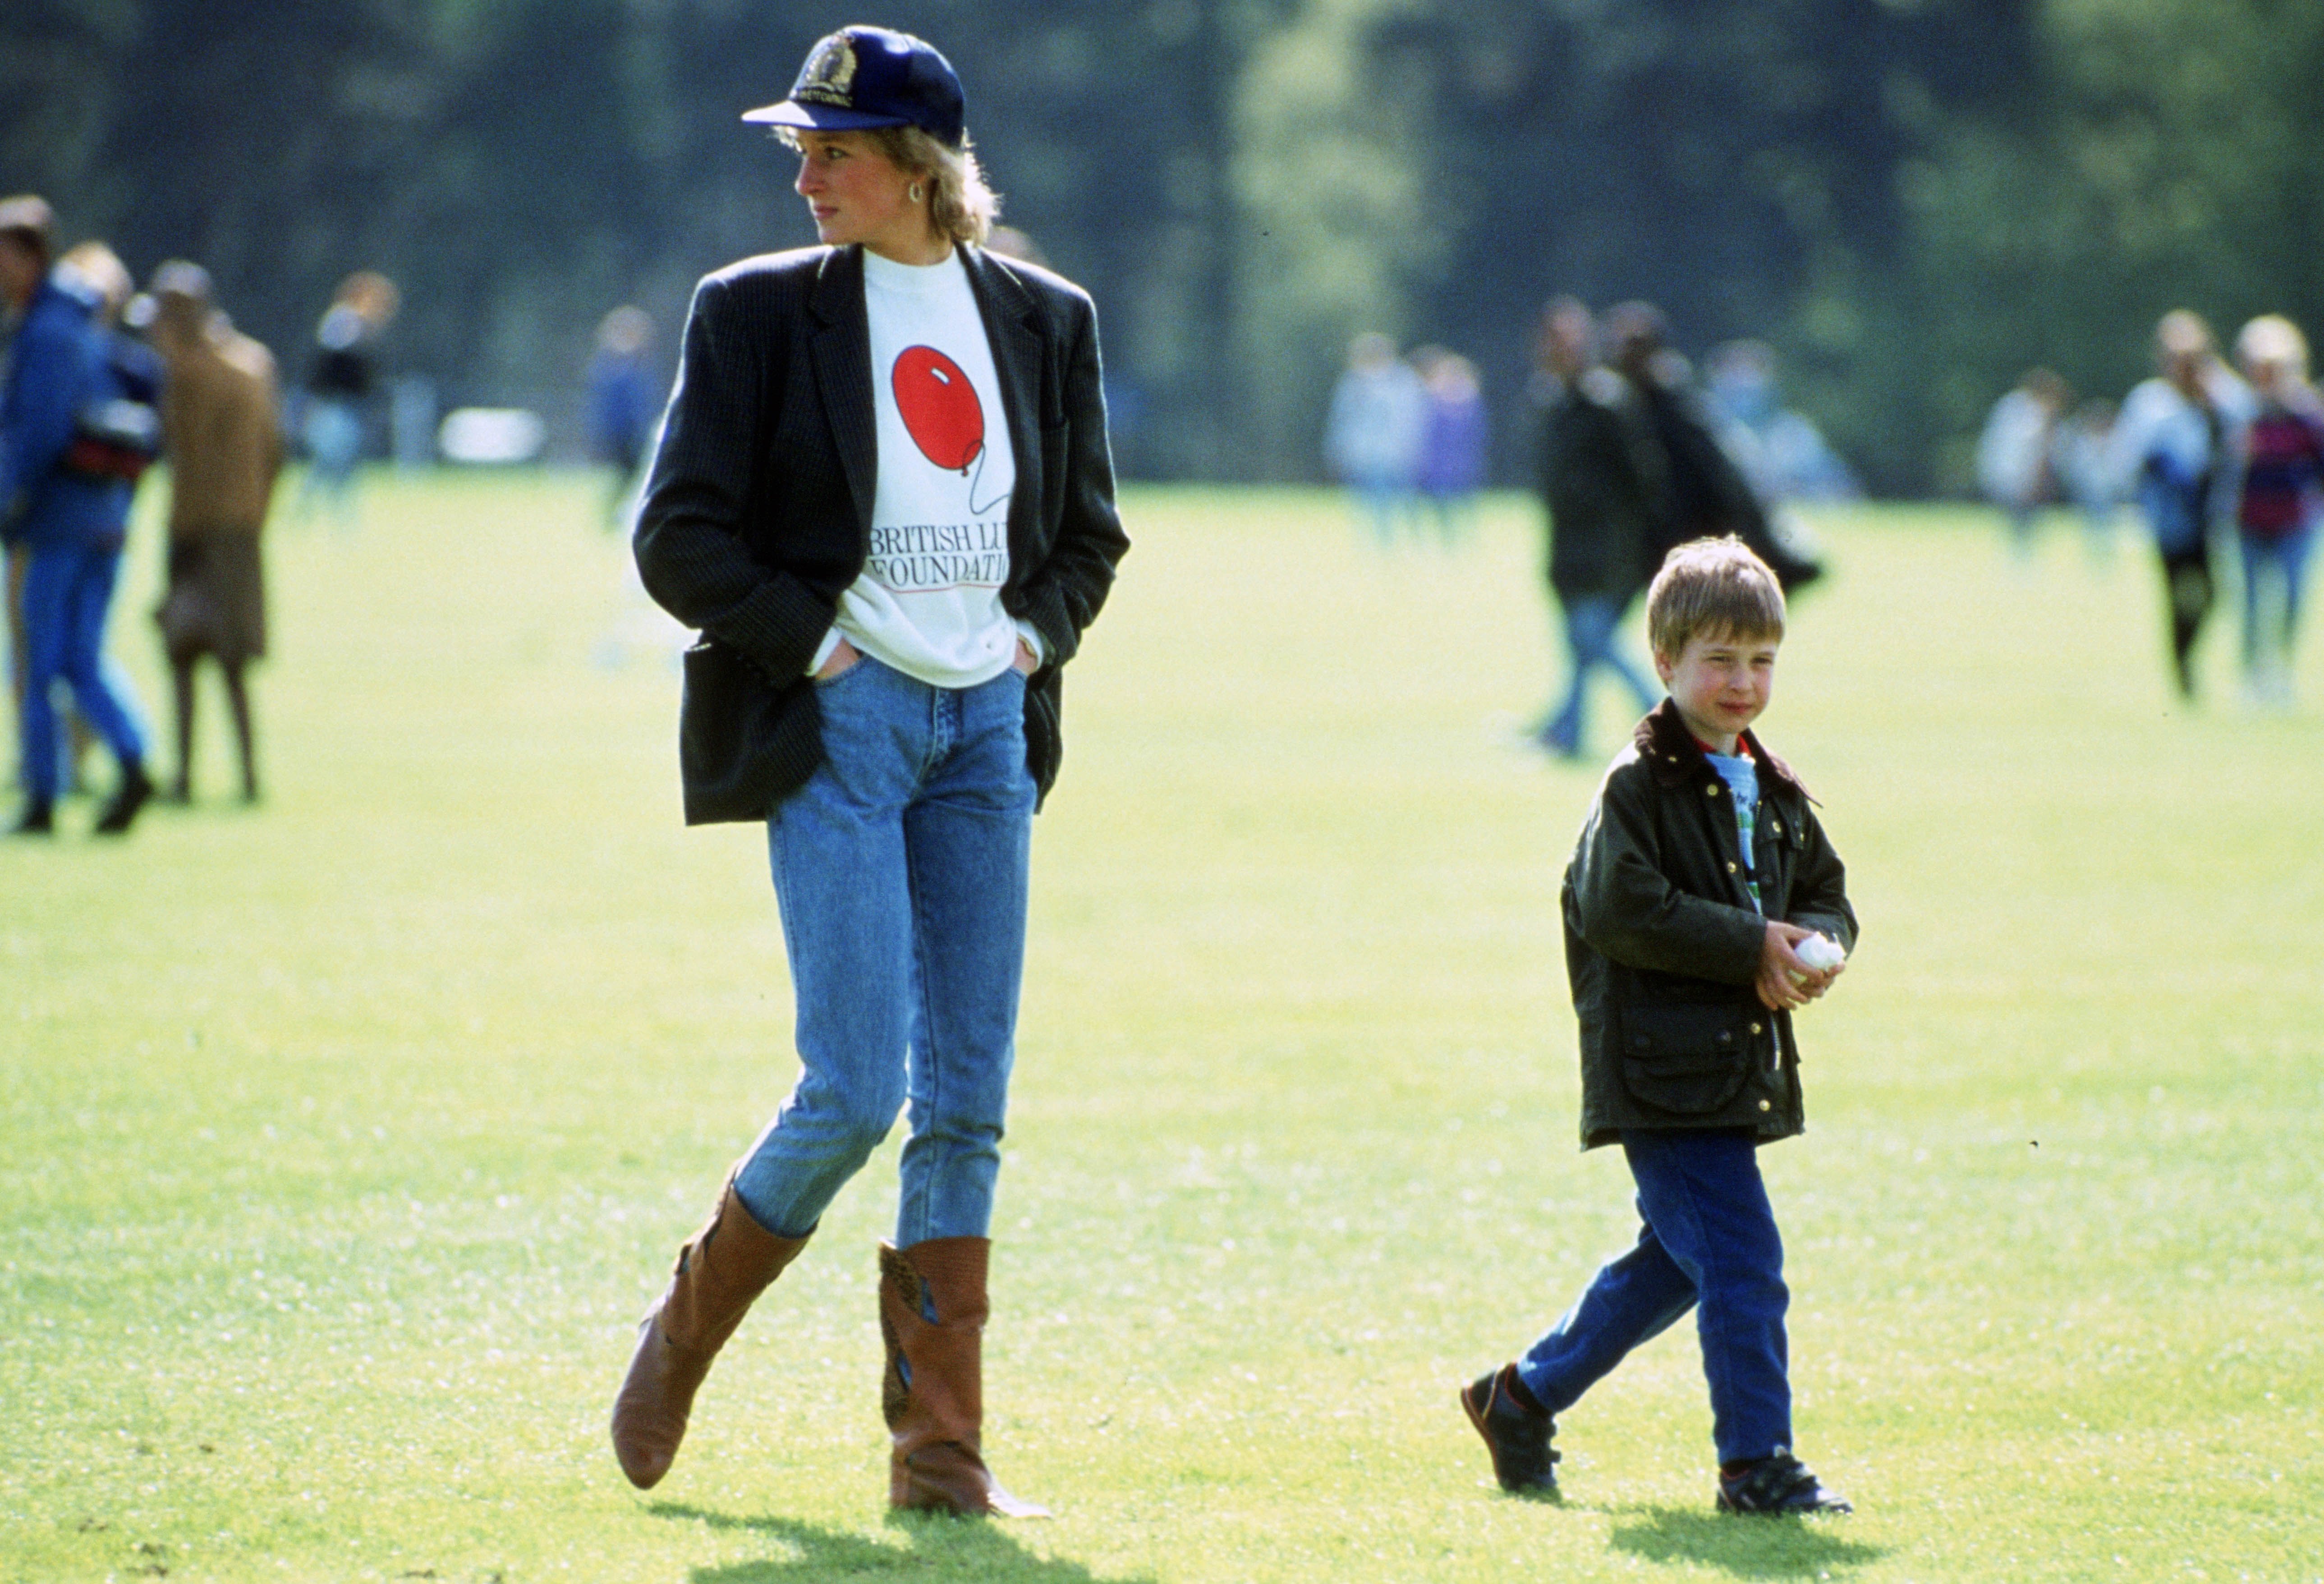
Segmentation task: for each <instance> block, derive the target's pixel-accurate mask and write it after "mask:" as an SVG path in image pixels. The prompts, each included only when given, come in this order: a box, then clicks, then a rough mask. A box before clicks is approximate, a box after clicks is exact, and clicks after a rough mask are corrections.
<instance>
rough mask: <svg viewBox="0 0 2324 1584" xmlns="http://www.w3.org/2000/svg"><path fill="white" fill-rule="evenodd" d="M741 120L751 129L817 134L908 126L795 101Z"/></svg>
mask: <svg viewBox="0 0 2324 1584" xmlns="http://www.w3.org/2000/svg"><path fill="white" fill-rule="evenodd" d="M742 119H743V120H745V121H747V122H749V123H751V124H752V125H753V126H804V127H808V128H811V129H812V130H814V131H816V132H868V131H870V130H871V128H873V127H875V126H908V125H909V124H910V123H909V121H908V120H907V119H906V118H905V117H903V116H901V115H871V114H870V113H868V112H866V111H862V110H844V109H841V108H839V107H838V106H833V105H802V104H800V103H799V102H798V100H796V99H785V100H784V101H783V102H782V103H781V104H779V105H761V106H759V107H758V108H757V109H755V110H745V111H743V112H742Z"/></svg>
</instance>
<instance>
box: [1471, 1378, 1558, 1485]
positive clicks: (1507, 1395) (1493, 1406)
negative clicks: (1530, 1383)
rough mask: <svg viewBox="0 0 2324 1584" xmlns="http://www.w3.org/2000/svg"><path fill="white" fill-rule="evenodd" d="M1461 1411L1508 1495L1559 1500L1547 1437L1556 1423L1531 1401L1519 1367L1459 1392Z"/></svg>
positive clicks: (1480, 1380)
mask: <svg viewBox="0 0 2324 1584" xmlns="http://www.w3.org/2000/svg"><path fill="white" fill-rule="evenodd" d="M1461 1407H1462V1411H1463V1412H1465V1413H1466V1414H1468V1415H1469V1423H1471V1424H1473V1425H1475V1426H1476V1427H1477V1433H1478V1434H1479V1435H1481V1436H1483V1437H1484V1438H1485V1450H1488V1451H1489V1452H1491V1453H1492V1454H1493V1477H1494V1478H1497V1479H1499V1481H1500V1482H1501V1488H1502V1489H1503V1490H1506V1491H1508V1492H1509V1493H1510V1494H1511V1495H1512V1496H1529V1497H1535V1498H1537V1499H1542V1500H1548V1501H1554V1500H1555V1499H1557V1468H1556V1464H1557V1454H1556V1453H1555V1452H1554V1451H1552V1450H1550V1445H1549V1441H1550V1437H1551V1436H1553V1435H1554V1434H1556V1433H1557V1421H1556V1420H1555V1419H1554V1418H1552V1417H1551V1416H1550V1414H1548V1412H1547V1411H1546V1410H1545V1409H1544V1408H1543V1407H1542V1406H1541V1404H1538V1403H1536V1402H1535V1401H1534V1400H1533V1394H1532V1393H1530V1392H1527V1391H1526V1389H1525V1386H1523V1384H1522V1383H1520V1382H1519V1381H1518V1379H1517V1366H1516V1365H1514V1364H1505V1365H1503V1366H1502V1367H1501V1368H1499V1369H1498V1370H1496V1371H1494V1372H1493V1373H1492V1374H1490V1375H1480V1376H1479V1377H1477V1378H1476V1379H1475V1380H1472V1381H1471V1382H1470V1383H1469V1384H1468V1385H1467V1386H1463V1387H1462V1389H1461Z"/></svg>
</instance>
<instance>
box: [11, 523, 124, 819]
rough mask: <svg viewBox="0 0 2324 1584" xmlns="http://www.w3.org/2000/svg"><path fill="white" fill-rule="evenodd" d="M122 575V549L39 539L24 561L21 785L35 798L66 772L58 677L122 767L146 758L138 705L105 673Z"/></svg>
mask: <svg viewBox="0 0 2324 1584" xmlns="http://www.w3.org/2000/svg"><path fill="white" fill-rule="evenodd" d="M120 574H121V552H120V550H118V549H117V548H115V549H91V548H85V547H82V546H78V545H50V546H43V547H42V548H39V549H36V550H34V551H32V559H31V561H30V563H29V564H28V565H27V566H25V568H24V648H25V654H26V663H25V668H24V672H25V674H24V713H23V754H24V789H25V791H27V792H28V793H30V794H31V795H32V797H33V799H34V800H35V801H37V802H42V803H47V802H50V801H52V800H53V799H54V798H55V797H56V796H57V793H58V791H59V789H60V787H61V785H62V782H63V779H64V777H63V771H62V768H61V766H60V756H59V749H60V726H59V723H58V721H57V711H56V705H54V704H53V703H52V702H51V698H50V695H51V692H52V690H53V689H54V688H55V686H56V684H57V682H58V681H59V679H60V678H61V679H62V680H63V681H64V682H66V683H68V684H69V686H71V688H72V695H73V705H74V707H75V708H77V709H78V710H79V711H80V714H81V718H82V719H83V720H85V721H87V722H88V723H89V725H90V727H91V728H92V729H94V730H95V731H96V732H97V735H98V736H100V737H102V738H104V739H105V742H106V747H108V748H110V749H112V750H113V752H114V756H115V758H116V759H118V760H120V761H121V762H122V764H123V766H124V768H125V767H127V766H130V765H137V764H143V762H144V759H145V732H144V729H143V726H142V725H140V724H139V722H138V719H137V710H136V705H134V702H133V701H132V699H131V698H130V696H129V695H127V694H126V692H125V691H124V689H123V688H122V687H121V686H120V685H119V684H117V683H116V682H115V679H114V678H112V677H108V676H107V675H106V664H105V621H106V614H107V613H108V612H109V611H110V610H111V608H112V605H113V585H114V583H115V580H116V579H117V578H118V577H119V576H120Z"/></svg>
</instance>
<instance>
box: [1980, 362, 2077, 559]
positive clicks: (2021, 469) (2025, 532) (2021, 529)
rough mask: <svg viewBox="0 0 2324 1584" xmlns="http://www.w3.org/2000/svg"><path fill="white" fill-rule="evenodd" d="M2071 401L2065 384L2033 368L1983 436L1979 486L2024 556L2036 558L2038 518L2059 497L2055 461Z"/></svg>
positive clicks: (1996, 409)
mask: <svg viewBox="0 0 2324 1584" xmlns="http://www.w3.org/2000/svg"><path fill="white" fill-rule="evenodd" d="M2068 400H2069V392H2068V391H2067V390H2066V382H2065V381H2063V380H2061V379H2060V378H2059V377H2058V376H2057V375H2056V374H2054V373H2051V372H2050V371H2049V370H2048V369H2044V368H2035V369H2028V370H2026V371H2025V374H2024V378H2023V379H2021V380H2019V381H2018V382H2017V388H2016V389H2015V390H2014V391H2010V392H2009V393H2008V394H2007V395H2006V396H2004V397H2002V399H2001V400H2000V401H1997V402H1995V403H1994V404H1993V410H1992V411H1991V412H1990V413H1988V414H1987V416H1986V420H1985V431H1984V433H1982V434H1980V435H1979V436H1978V441H1977V482H1978V487H1979V488H1981V489H1983V490H1984V491H1985V498H1986V499H1987V500H1988V501H1990V502H1993V503H1994V504H1995V505H1997V506H1998V507H2000V508H2001V510H2002V512H2003V514H2004V515H2005V516H2006V517H2007V518H2008V520H2009V539H2010V543H2011V545H2012V546H2013V547H2014V548H2015V549H2016V551H2017V553H2018V554H2019V555H2020V556H2021V557H2023V556H2027V555H2031V554H2032V553H2033V518H2034V514H2035V513H2036V512H2037V511H2040V510H2041V509H2042V507H2043V506H2044V505H2045V504H2047V503H2048V502H2050V501H2051V500H2052V499H2054V498H2055V494H2056V491H2055V488H2054V484H2053V480H2052V474H2051V470H2050V458H2051V454H2052V448H2053V447H2054V445H2055V437H2056V432H2057V428H2058V419H2059V415H2060V414H2061V413H2063V412H2064V411H2065V410H2066V402H2067V401H2068Z"/></svg>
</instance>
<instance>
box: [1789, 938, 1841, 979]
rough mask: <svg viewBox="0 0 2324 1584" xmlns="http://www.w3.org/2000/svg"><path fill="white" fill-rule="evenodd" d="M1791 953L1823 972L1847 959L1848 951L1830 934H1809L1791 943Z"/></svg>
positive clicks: (1817, 970)
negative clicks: (1843, 949)
mask: <svg viewBox="0 0 2324 1584" xmlns="http://www.w3.org/2000/svg"><path fill="white" fill-rule="evenodd" d="M1792 955H1793V956H1794V957H1797V958H1798V959H1799V960H1800V961H1801V962H1804V963H1806V964H1807V965H1808V966H1809V967H1811V968H1812V969H1814V970H1815V971H1816V972H1819V973H1821V972H1827V971H1829V970H1831V969H1834V968H1837V967H1839V966H1840V964H1841V963H1843V962H1847V961H1848V953H1845V952H1843V951H1841V950H1840V943H1839V942H1838V941H1835V940H1833V939H1832V938H1831V936H1830V935H1809V936H1807V937H1806V938H1805V939H1803V940H1796V941H1794V942H1793V943H1792Z"/></svg>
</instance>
